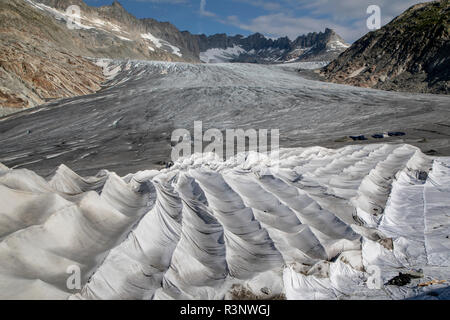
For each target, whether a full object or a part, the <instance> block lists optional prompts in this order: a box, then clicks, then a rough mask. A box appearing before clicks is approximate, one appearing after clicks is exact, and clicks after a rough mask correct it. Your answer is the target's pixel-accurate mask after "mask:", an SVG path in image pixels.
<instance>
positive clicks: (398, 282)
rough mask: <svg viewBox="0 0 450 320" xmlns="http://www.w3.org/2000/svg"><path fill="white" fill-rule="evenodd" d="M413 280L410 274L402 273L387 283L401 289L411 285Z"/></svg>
mask: <svg viewBox="0 0 450 320" xmlns="http://www.w3.org/2000/svg"><path fill="white" fill-rule="evenodd" d="M411 279H412V277H411V276H410V275H409V274H406V273H401V272H400V273H399V275H398V276H395V277H394V278H392V279H391V280H389V281H388V282H387V284H388V285H390V286H398V287H401V286H404V285H407V284H409V283H410V282H411Z"/></svg>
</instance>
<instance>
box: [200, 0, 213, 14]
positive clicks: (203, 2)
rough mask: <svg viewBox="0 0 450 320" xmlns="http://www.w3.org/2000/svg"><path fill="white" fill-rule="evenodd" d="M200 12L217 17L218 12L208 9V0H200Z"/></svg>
mask: <svg viewBox="0 0 450 320" xmlns="http://www.w3.org/2000/svg"><path fill="white" fill-rule="evenodd" d="M200 14H201V15H202V16H206V17H215V16H216V14H215V13H213V12H210V11H208V10H206V0H200Z"/></svg>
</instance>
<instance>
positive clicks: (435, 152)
mask: <svg viewBox="0 0 450 320" xmlns="http://www.w3.org/2000/svg"><path fill="white" fill-rule="evenodd" d="M425 154H426V155H429V156H435V155H437V154H438V152H437V151H436V150H434V149H431V150H428V151H426V152H425Z"/></svg>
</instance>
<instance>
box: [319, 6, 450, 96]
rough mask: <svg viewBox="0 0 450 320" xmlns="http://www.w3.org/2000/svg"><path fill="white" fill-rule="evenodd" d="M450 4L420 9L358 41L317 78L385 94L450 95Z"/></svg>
mask: <svg viewBox="0 0 450 320" xmlns="http://www.w3.org/2000/svg"><path fill="white" fill-rule="evenodd" d="M449 52H450V4H449V1H448V0H441V1H433V2H430V3H425V4H418V5H415V6H413V7H411V8H410V9H408V10H407V11H405V12H404V13H403V14H401V15H400V16H398V17H397V18H395V19H394V20H393V21H392V22H390V23H389V24H388V25H386V26H385V27H383V28H381V29H380V30H377V31H374V32H370V33H368V34H367V35H365V36H364V37H362V38H361V39H359V40H358V41H356V42H355V43H354V44H353V45H352V46H351V47H350V48H349V49H348V50H346V51H345V52H344V53H342V54H341V55H340V56H339V58H338V59H336V60H335V61H333V62H332V63H330V64H329V65H328V66H327V67H325V68H324V69H323V70H322V72H321V74H322V75H323V76H324V78H325V79H326V80H328V81H333V82H337V83H345V84H350V85H356V86H361V87H371V88H378V89H384V90H396V91H411V92H421V93H441V94H448V93H449V92H450V55H449Z"/></svg>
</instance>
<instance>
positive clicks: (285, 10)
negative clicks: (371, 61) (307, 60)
mask: <svg viewBox="0 0 450 320" xmlns="http://www.w3.org/2000/svg"><path fill="white" fill-rule="evenodd" d="M234 1H235V2H242V3H247V4H251V5H254V6H257V7H259V8H262V9H264V10H268V11H271V12H270V14H267V15H262V16H259V17H256V18H253V19H251V20H249V21H246V22H242V21H240V20H239V19H238V17H237V16H231V17H228V18H227V19H225V20H222V22H224V23H228V24H231V25H234V26H237V27H239V28H241V29H243V30H248V31H251V32H261V33H264V34H267V35H270V36H285V35H287V36H289V37H290V38H296V37H297V36H299V35H301V34H305V33H308V32H313V31H316V32H318V31H323V30H324V29H325V28H326V27H328V28H332V29H334V30H335V31H336V32H337V33H338V34H340V35H341V36H342V37H344V39H345V40H346V41H348V42H353V41H355V40H357V39H358V38H360V37H361V36H363V35H364V34H366V33H367V32H368V31H369V30H368V29H367V26H366V20H367V18H368V15H367V13H366V10H367V7H368V6H369V5H372V4H376V5H378V6H380V8H381V16H382V24H383V25H384V24H386V23H388V22H390V21H391V20H392V19H393V18H394V17H396V16H398V15H399V14H401V13H402V12H403V11H405V10H406V9H408V8H409V7H411V6H412V5H414V4H417V3H420V2H424V1H427V0H422V1H420V0H395V1H393V0H376V1H374V0H358V1H355V0H339V1H337V0H314V1H310V0H280V1H278V6H277V5H273V3H274V2H273V1H270V0H234Z"/></svg>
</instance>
